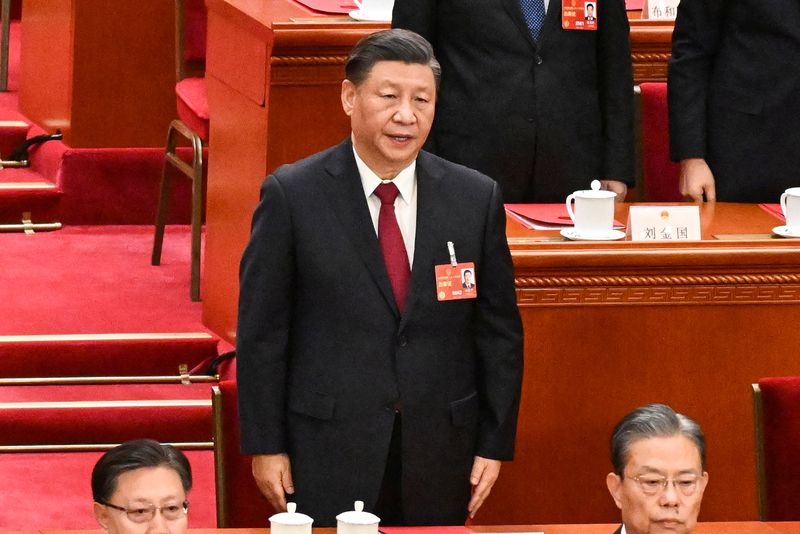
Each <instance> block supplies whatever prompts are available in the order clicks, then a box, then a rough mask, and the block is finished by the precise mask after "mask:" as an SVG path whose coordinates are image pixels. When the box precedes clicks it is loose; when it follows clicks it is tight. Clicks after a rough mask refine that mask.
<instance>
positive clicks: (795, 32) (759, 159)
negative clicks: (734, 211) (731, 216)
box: [669, 0, 800, 202]
mask: <svg viewBox="0 0 800 534" xmlns="http://www.w3.org/2000/svg"><path fill="white" fill-rule="evenodd" d="M799 58H800V2H798V1H797V0H683V1H682V2H681V3H680V5H679V7H678V16H677V20H676V21H675V31H674V32H673V34H672V59H671V60H670V62H669V117H670V140H671V141H670V145H671V156H672V158H673V159H674V160H676V161H678V160H681V159H685V158H693V157H700V158H705V159H706V161H707V162H708V164H709V166H710V167H711V170H712V172H713V173H714V176H715V179H716V191H717V198H718V199H719V200H728V201H749V202H777V201H778V198H779V196H780V194H781V193H782V192H783V190H784V189H786V188H787V187H791V186H797V185H800V67H798V65H799V64H800V63H799V62H800V59H799Z"/></svg>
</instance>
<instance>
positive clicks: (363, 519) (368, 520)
mask: <svg viewBox="0 0 800 534" xmlns="http://www.w3.org/2000/svg"><path fill="white" fill-rule="evenodd" d="M353 508H355V510H350V511H348V512H342V513H341V514H339V515H337V516H336V520H337V521H341V522H342V523H348V524H350V525H374V524H377V523H380V522H381V518H380V517H378V516H377V515H375V514H371V513H369V512H365V511H364V501H356V502H355V504H354V505H353Z"/></svg>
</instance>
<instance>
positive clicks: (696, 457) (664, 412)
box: [606, 404, 708, 534]
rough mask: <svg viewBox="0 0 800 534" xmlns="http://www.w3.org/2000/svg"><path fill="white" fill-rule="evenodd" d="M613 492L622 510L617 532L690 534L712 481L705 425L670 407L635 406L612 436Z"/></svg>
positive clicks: (610, 476)
mask: <svg viewBox="0 0 800 534" xmlns="http://www.w3.org/2000/svg"><path fill="white" fill-rule="evenodd" d="M611 463H612V464H613V466H614V471H613V472H612V473H609V474H608V475H607V476H606V485H607V486H608V491H609V492H610V493H611V496H612V497H613V498H614V503H616V505H617V507H618V508H619V509H620V511H621V512H622V526H620V528H619V529H617V530H616V532H615V533H614V534H659V533H667V532H670V533H672V534H688V533H690V532H691V531H692V530H693V529H694V527H695V525H696V524H697V515H698V514H699V513H700V503H701V501H702V500H703V492H704V491H705V488H706V484H707V483H708V473H706V471H705V464H706V442H705V437H704V436H703V431H702V430H701V429H700V425H698V424H697V423H695V422H694V421H692V420H691V419H689V418H688V417H686V416H685V415H683V414H679V413H676V412H675V411H674V410H673V409H672V408H670V407H669V406H667V405H665V404H648V405H646V406H641V407H639V408H636V409H635V410H633V411H632V412H630V413H629V414H627V415H626V416H625V417H623V418H622V420H621V421H620V422H619V423H618V424H617V426H616V427H615V428H614V432H613V433H612V434H611Z"/></svg>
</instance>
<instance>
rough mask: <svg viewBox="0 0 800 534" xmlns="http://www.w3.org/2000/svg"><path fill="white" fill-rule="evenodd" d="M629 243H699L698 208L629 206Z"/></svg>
mask: <svg viewBox="0 0 800 534" xmlns="http://www.w3.org/2000/svg"><path fill="white" fill-rule="evenodd" d="M628 226H629V227H630V229H631V241H699V240H700V207H699V206H631V208H630V211H629V212H628Z"/></svg>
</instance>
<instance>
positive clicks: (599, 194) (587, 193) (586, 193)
mask: <svg viewBox="0 0 800 534" xmlns="http://www.w3.org/2000/svg"><path fill="white" fill-rule="evenodd" d="M798 189H800V187H798ZM572 194H573V195H575V198H613V197H615V196H617V194H616V193H615V192H613V191H607V190H597V191H595V190H594V189H585V190H582V191H575V192H574V193H572Z"/></svg>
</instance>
